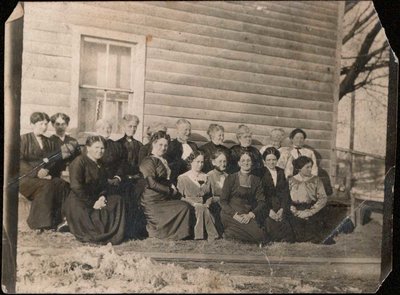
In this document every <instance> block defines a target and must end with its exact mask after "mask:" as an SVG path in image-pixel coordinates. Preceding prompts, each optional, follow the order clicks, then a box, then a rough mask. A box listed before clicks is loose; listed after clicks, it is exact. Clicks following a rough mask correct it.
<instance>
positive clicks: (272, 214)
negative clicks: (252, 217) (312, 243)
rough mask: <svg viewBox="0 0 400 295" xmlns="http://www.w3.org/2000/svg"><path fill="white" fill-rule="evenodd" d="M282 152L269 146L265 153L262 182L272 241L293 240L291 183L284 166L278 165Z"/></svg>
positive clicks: (268, 231)
mask: <svg viewBox="0 0 400 295" xmlns="http://www.w3.org/2000/svg"><path fill="white" fill-rule="evenodd" d="M279 156H280V153H279V151H278V150H277V149H276V148H274V147H267V148H266V149H265V151H264V153H263V159H264V165H265V166H264V176H263V178H262V183H263V187H264V194H265V198H266V215H267V216H266V220H265V228H266V230H267V233H268V237H269V239H270V241H273V242H293V239H294V237H293V231H292V228H291V226H290V222H289V218H290V215H291V212H290V194H289V185H288V182H287V181H286V178H285V172H284V171H283V169H282V168H279V167H277V166H276V163H277V162H278V159H279Z"/></svg>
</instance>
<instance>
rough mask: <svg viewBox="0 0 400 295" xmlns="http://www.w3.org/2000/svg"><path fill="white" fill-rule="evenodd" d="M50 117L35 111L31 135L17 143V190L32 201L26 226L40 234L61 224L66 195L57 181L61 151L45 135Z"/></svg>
mask: <svg viewBox="0 0 400 295" xmlns="http://www.w3.org/2000/svg"><path fill="white" fill-rule="evenodd" d="M49 121H50V118H49V116H48V115H47V114H46V113H41V112H35V113H32V115H31V117H30V122H31V128H32V131H33V132H30V133H27V134H23V135H22V136H21V144H20V181H19V191H20V193H21V194H22V195H23V196H24V197H26V198H27V199H28V200H30V201H32V203H31V208H30V212H29V216H28V220H27V223H28V225H29V227H30V228H31V229H37V230H40V231H43V230H46V229H55V228H56V226H57V224H59V223H60V222H61V221H62V218H61V206H62V202H63V199H64V197H65V196H66V195H68V193H69V186H68V184H67V183H66V182H65V181H63V180H62V179H60V178H58V176H59V175H60V170H59V168H60V165H58V163H57V162H58V161H61V160H62V157H61V151H60V149H59V148H57V146H56V145H55V143H54V142H53V141H52V140H50V139H49V138H48V137H46V136H45V135H44V134H45V133H46V131H47V127H48V123H49Z"/></svg>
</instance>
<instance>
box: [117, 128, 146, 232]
mask: <svg viewBox="0 0 400 295" xmlns="http://www.w3.org/2000/svg"><path fill="white" fill-rule="evenodd" d="M118 142H119V143H120V144H121V145H122V147H123V151H124V153H125V155H124V158H125V159H126V163H125V164H124V165H123V167H124V171H123V175H122V176H123V177H122V183H121V194H122V196H123V197H124V199H125V208H126V214H125V215H126V226H127V227H126V233H125V235H126V236H127V237H128V238H143V237H146V236H147V231H146V218H145V216H144V213H143V210H142V208H141V206H140V197H141V195H142V194H143V192H144V187H145V181H144V179H143V177H142V175H141V173H140V171H139V152H140V150H141V148H142V147H143V144H142V143H141V142H140V141H138V140H136V139H134V138H133V137H132V136H127V135H126V134H125V136H124V137H122V138H120V139H119V140H118Z"/></svg>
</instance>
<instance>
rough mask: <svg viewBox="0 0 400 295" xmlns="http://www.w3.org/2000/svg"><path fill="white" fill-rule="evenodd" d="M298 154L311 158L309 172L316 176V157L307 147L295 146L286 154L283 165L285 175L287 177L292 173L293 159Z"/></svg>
mask: <svg viewBox="0 0 400 295" xmlns="http://www.w3.org/2000/svg"><path fill="white" fill-rule="evenodd" d="M300 156H306V157H308V158H310V159H311V160H313V166H312V169H311V174H312V175H314V176H318V166H317V158H316V157H315V153H314V152H313V151H312V150H310V149H308V148H304V147H302V148H296V147H293V148H292V149H291V150H290V152H289V154H288V159H287V162H286V166H285V168H284V169H285V176H286V177H289V176H291V175H293V160H295V159H297V158H298V157H300Z"/></svg>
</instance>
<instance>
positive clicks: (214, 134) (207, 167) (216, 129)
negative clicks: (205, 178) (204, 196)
mask: <svg viewBox="0 0 400 295" xmlns="http://www.w3.org/2000/svg"><path fill="white" fill-rule="evenodd" d="M224 131H225V130H224V127H222V126H221V125H218V124H210V126H209V127H208V130H207V134H208V136H209V137H210V141H209V142H207V143H206V144H204V145H202V146H201V147H200V148H199V150H201V151H202V152H204V167H203V172H204V173H208V172H209V171H211V170H213V169H214V165H213V164H212V155H213V154H214V153H215V152H217V151H223V152H224V153H225V155H227V156H228V155H229V149H228V148H227V147H226V146H224V145H223V142H224Z"/></svg>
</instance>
